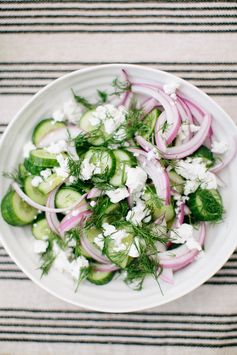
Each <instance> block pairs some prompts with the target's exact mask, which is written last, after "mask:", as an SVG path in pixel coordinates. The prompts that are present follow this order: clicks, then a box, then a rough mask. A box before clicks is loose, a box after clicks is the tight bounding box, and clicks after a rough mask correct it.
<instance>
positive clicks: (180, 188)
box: [168, 171, 185, 194]
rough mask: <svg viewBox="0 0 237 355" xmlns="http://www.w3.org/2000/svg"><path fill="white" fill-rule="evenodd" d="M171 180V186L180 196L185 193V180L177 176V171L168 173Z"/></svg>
mask: <svg viewBox="0 0 237 355" xmlns="http://www.w3.org/2000/svg"><path fill="white" fill-rule="evenodd" d="M168 175H169V179H170V182H171V186H172V187H173V188H174V189H175V190H176V191H177V192H178V193H180V194H182V193H183V192H184V184H185V180H184V179H183V178H182V176H180V175H179V174H177V173H176V172H175V171H169V172H168Z"/></svg>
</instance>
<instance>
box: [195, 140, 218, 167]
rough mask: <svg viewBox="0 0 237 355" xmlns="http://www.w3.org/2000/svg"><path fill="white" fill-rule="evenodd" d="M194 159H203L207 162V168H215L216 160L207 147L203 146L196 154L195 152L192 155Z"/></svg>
mask: <svg viewBox="0 0 237 355" xmlns="http://www.w3.org/2000/svg"><path fill="white" fill-rule="evenodd" d="M192 157H195V158H202V159H203V160H204V161H205V163H206V166H207V167H208V168H210V167H211V166H213V164H214V162H215V158H214V156H213V154H212V152H211V150H210V149H208V148H207V147H205V145H202V146H201V147H200V148H199V149H198V150H196V152H194V153H193V154H192Z"/></svg>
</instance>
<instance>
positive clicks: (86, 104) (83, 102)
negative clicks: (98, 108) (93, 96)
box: [71, 89, 95, 110]
mask: <svg viewBox="0 0 237 355" xmlns="http://www.w3.org/2000/svg"><path fill="white" fill-rule="evenodd" d="M71 90H72V94H73V97H74V99H75V100H76V101H77V102H78V103H79V104H81V105H82V106H84V107H85V108H86V109H87V110H93V109H94V108H95V105H94V104H92V103H90V102H89V101H88V100H87V99H86V98H85V97H83V96H79V95H76V94H75V92H74V91H73V89H71Z"/></svg>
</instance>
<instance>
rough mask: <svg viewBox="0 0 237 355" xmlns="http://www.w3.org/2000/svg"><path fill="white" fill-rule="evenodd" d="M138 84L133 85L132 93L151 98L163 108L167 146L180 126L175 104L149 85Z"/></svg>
mask: <svg viewBox="0 0 237 355" xmlns="http://www.w3.org/2000/svg"><path fill="white" fill-rule="evenodd" d="M138 85H139V84H133V92H135V93H137V94H144V95H147V96H149V97H151V98H154V99H155V100H157V101H158V102H159V103H160V104H161V105H162V106H163V107H164V111H165V114H166V120H167V123H168V128H167V132H166V143H167V144H168V145H169V144H171V143H172V142H173V140H174V139H175V138H176V136H177V134H178V131H179V128H180V125H181V119H180V116H179V112H178V110H177V107H176V104H175V102H174V101H173V100H172V99H171V98H170V97H169V96H168V95H166V94H165V93H164V92H162V91H160V90H159V91H158V90H155V89H152V88H151V87H149V85H147V86H145V85H144V87H139V86H138Z"/></svg>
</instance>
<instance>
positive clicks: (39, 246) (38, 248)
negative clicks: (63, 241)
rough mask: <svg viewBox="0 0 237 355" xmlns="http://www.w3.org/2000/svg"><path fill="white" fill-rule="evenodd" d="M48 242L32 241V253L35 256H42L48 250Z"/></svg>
mask: <svg viewBox="0 0 237 355" xmlns="http://www.w3.org/2000/svg"><path fill="white" fill-rule="evenodd" d="M48 244H49V243H48V241H47V240H39V239H35V240H34V252H35V253H36V254H42V253H44V252H45V251H46V249H47V248H48Z"/></svg>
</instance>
